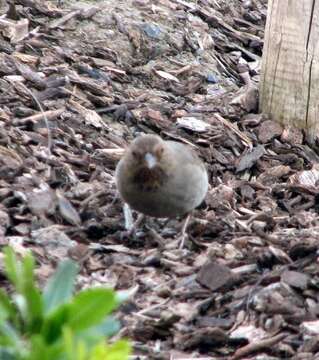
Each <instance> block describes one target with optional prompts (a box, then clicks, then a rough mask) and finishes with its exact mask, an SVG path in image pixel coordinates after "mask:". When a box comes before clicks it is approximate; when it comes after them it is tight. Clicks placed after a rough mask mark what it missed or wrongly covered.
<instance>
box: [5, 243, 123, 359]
mask: <svg viewBox="0 0 319 360" xmlns="http://www.w3.org/2000/svg"><path fill="white" fill-rule="evenodd" d="M4 267H5V274H6V276H7V278H8V279H9V281H10V283H11V284H12V285H13V289H14V291H13V293H12V294H10V295H9V294H8V293H7V292H6V291H5V290H3V289H0V359H1V360H125V359H127V358H128V356H129V353H130V346H129V343H128V342H127V341H124V340H120V341H117V342H115V343H113V344H108V343H107V342H106V341H105V339H106V338H107V337H109V336H111V335H113V334H114V333H116V332H117V331H118V329H119V324H118V322H117V321H116V320H115V319H113V318H112V317H111V316H110V313H111V312H112V311H113V310H114V309H115V308H116V307H117V306H118V305H119V303H120V298H119V296H118V295H117V294H116V293H115V292H113V291H112V290H110V289H105V288H91V289H86V290H82V291H80V292H78V293H77V294H75V295H73V292H74V284H75V278H76V275H77V272H78V267H77V265H76V264H75V263H74V262H72V261H71V260H67V261H64V262H62V263H61V264H60V266H59V267H58V269H57V270H56V272H55V273H54V275H53V276H52V277H51V278H50V279H49V280H48V282H47V284H46V286H45V288H44V290H43V291H42V292H41V290H40V289H39V287H38V286H37V284H36V282H35V276H34V269H35V261H34V258H33V256H32V254H31V253H28V254H27V255H26V256H25V257H24V258H23V259H22V260H18V259H17V257H16V255H15V253H14V251H13V250H12V249H11V248H5V249H4Z"/></svg>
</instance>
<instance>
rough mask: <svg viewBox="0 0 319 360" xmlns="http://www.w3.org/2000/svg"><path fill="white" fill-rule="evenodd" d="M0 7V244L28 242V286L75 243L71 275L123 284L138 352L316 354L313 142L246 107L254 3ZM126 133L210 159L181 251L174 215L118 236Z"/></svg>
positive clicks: (125, 314)
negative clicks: (33, 267)
mask: <svg viewBox="0 0 319 360" xmlns="http://www.w3.org/2000/svg"><path fill="white" fill-rule="evenodd" d="M0 15H1V16H0V74H1V78H0V244H1V245H2V246H4V245H7V244H10V245H11V246H13V247H14V248H15V249H16V251H18V252H19V253H22V254H23V253H24V252H25V251H26V250H27V249H32V250H33V252H34V253H35V255H36V257H37V261H38V275H39V281H40V282H41V283H43V282H44V281H45V280H46V278H47V277H48V276H49V275H50V274H51V273H52V271H53V270H54V269H55V268H56V265H57V264H58V263H59V262H60V261H61V260H62V259H64V258H69V257H71V258H73V259H74V260H76V261H77V262H78V263H80V264H81V276H80V277H79V281H78V283H79V287H87V286H98V285H103V286H111V287H114V288H115V289H117V290H130V291H131V293H132V296H131V298H130V300H129V301H128V302H127V303H125V304H123V305H122V307H121V309H120V311H119V313H118V315H117V316H118V317H119V318H120V319H121V322H122V325H123V327H122V330H121V332H120V334H119V336H127V337H129V338H130V339H131V341H132V343H133V346H134V353H135V356H136V359H142V358H144V359H178V358H180V359H182V358H196V357H197V358H200V357H201V358H205V359H229V360H234V359H259V360H260V359H316V358H317V357H319V320H318V315H319V276H318V274H319V265H318V247H319V219H318V211H319V207H318V204H319V202H318V201H319V199H318V180H319V167H318V162H319V161H318V160H319V156H318V152H317V151H316V149H314V148H313V147H311V146H309V144H307V142H306V140H305V138H304V134H303V132H302V131H300V130H296V129H292V128H289V127H283V126H281V125H279V124H277V123H276V122H273V121H271V120H269V119H267V118H265V117H263V116H262V115H261V114H259V113H258V86H259V78H260V71H261V55H262V47H263V37H264V27H265V21H266V16H267V1H266V0H242V1H240V0H229V1H226V0H198V1H195V0H189V1H184V0H135V1H134V0H128V1H126V0H123V1H121V0H109V1H107V0H105V1H88V2H81V1H66V2H62V1H60V2H54V1H41V0H38V1H36V0H17V1H9V0H8V1H7V2H5V1H2V2H1V5H0ZM140 133H156V134H160V135H161V136H162V137H163V138H165V139H173V140H177V141H181V142H183V143H186V144H189V146H192V147H193V148H194V149H195V150H196V151H197V152H198V154H199V155H200V156H201V158H202V159H203V160H204V161H205V164H206V166H207V169H208V172H209V178H210V189H209V193H208V195H207V198H206V200H205V202H204V203H203V204H202V205H201V206H200V208H199V209H197V210H196V211H195V213H194V216H193V219H192V221H191V224H190V226H189V229H188V240H187V242H186V246H185V248H184V249H178V247H177V238H178V235H179V232H180V229H181V226H182V222H181V220H180V219H176V220H170V221H165V220H161V219H147V220H146V222H145V223H144V224H143V225H141V226H140V227H139V229H138V231H137V233H136V234H135V235H134V236H127V231H126V230H127V226H128V224H127V223H128V220H129V213H128V212H127V211H126V212H123V204H122V203H121V201H120V199H119V197H118V195H117V193H116V187H115V183H114V169H115V166H116V163H117V162H118V160H119V159H120V157H121V155H122V154H123V151H124V149H125V147H126V146H127V145H128V144H129V143H130V142H131V140H132V139H133V138H134V137H136V136H137V135H138V134H140ZM124 213H125V214H126V216H124ZM133 215H134V216H136V214H133ZM159 244H161V245H159Z"/></svg>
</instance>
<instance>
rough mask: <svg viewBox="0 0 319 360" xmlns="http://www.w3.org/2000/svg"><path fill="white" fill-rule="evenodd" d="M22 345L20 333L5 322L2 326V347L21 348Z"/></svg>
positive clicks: (0, 332)
mask: <svg viewBox="0 0 319 360" xmlns="http://www.w3.org/2000/svg"><path fill="white" fill-rule="evenodd" d="M21 343H22V340H21V338H20V335H19V333H18V332H17V330H16V329H15V328H14V327H13V326H12V325H11V324H10V323H8V322H6V321H5V322H3V323H2V324H0V345H8V346H9V345H11V346H13V347H16V348H19V347H20V345H21ZM0 348H1V346H0Z"/></svg>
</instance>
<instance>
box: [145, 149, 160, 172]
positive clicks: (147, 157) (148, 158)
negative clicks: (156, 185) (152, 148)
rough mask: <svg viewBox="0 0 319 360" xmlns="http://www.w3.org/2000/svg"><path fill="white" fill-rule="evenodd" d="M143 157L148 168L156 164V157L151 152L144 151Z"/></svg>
mask: <svg viewBox="0 0 319 360" xmlns="http://www.w3.org/2000/svg"><path fill="white" fill-rule="evenodd" d="M144 159H145V162H146V165H147V167H148V168H149V169H153V167H154V166H155V165H156V164H157V159H156V157H155V156H154V155H153V154H151V153H146V154H145V157H144Z"/></svg>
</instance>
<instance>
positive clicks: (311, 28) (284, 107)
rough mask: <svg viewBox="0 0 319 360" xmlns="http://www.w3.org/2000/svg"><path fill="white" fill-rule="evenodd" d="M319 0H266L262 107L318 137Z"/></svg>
mask: <svg viewBox="0 0 319 360" xmlns="http://www.w3.org/2000/svg"><path fill="white" fill-rule="evenodd" d="M318 60H319V1H316V0H269V1H268V14H267V22H266V32H265V44H264V53H263V61H262V72H261V82H260V109H261V111H262V112H263V113H265V114H267V115H269V116H270V118H271V119H273V120H275V121H279V122H281V123H283V124H284V125H288V126H289V125H291V126H295V127H298V128H302V129H305V130H306V133H307V134H308V135H309V136H310V138H312V139H314V138H315V137H316V136H319V61H318Z"/></svg>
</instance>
